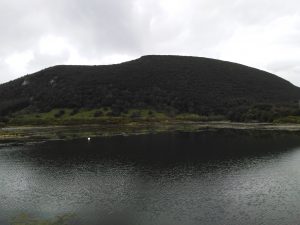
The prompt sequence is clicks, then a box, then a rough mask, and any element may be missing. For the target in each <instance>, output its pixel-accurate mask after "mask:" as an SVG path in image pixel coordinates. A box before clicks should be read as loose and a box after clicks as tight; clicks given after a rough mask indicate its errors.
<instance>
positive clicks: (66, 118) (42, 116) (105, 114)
mask: <svg viewBox="0 0 300 225" xmlns="http://www.w3.org/2000/svg"><path fill="white" fill-rule="evenodd" d="M225 119H226V118H225V117H223V116H201V115H197V114H188V113H185V114H177V115H169V114H168V113H164V112H157V111H155V110H150V109H130V110H128V111H127V112H126V113H125V112H123V113H121V114H120V115H118V116H115V115H113V114H112V109H110V108H108V107H106V108H99V109H78V110H76V112H74V109H53V110H51V111H49V112H42V113H28V112H26V111H25V112H22V111H20V112H17V113H14V114H12V115H11V116H10V117H9V118H7V122H6V125H14V126H16V125H18V126H21V125H79V124H128V123H132V122H168V121H194V122H196V121H197V122H207V121H221V120H225Z"/></svg>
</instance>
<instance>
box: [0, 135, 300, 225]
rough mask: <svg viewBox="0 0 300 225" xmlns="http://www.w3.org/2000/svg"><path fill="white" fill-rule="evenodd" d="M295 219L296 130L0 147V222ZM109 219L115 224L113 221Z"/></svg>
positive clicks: (186, 223) (298, 186)
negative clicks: (28, 218) (26, 218)
mask: <svg viewBox="0 0 300 225" xmlns="http://www.w3.org/2000/svg"><path fill="white" fill-rule="evenodd" d="M20 213H28V214H31V215H34V216H37V217H39V218H52V217H54V216H57V215H62V214H67V213H72V214H74V215H75V217H74V218H75V219H73V220H74V221H73V222H74V224H87V225H89V224H90V225H98V224H103V223H104V220H111V219H120V221H118V222H117V223H119V224H144V225H154V224H157V225H167V224H172V225H177V224H178V225H179V224H181V225H194V224H209V225H210V224H218V225H220V224H224V225H225V224H231V225H235V224H237V225H238V224H268V225H272V224H280V225H283V224H298V223H299V221H300V136H298V135H295V134H272V133H252V132H247V131H243V132H233V131H211V132H200V133H173V134H155V135H154V134H152V135H141V136H131V137H106V138H98V139H93V140H92V141H91V142H90V143H88V142H87V141H86V140H76V141H57V142H47V143H42V144H31V145H23V146H2V147H0V224H1V225H4V224H8V221H9V220H10V219H11V218H12V217H14V216H16V215H18V214H20ZM115 223H116V222H115Z"/></svg>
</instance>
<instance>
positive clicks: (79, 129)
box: [0, 121, 300, 143]
mask: <svg viewBox="0 0 300 225" xmlns="http://www.w3.org/2000/svg"><path fill="white" fill-rule="evenodd" d="M223 129H230V130H236V131H237V130H244V131H247V130H248V131H274V132H275V131H276V132H281V131H282V132H300V124H273V123H237V122H228V121H217V122H191V121H184V122H182V121H180V122H174V121H173V122H160V123H159V122H151V123H149V122H133V123H127V124H95V125H90V124H83V125H61V126H58V125H53V126H51V125H50V126H49V125H48V126H30V125H28V126H7V127H2V128H0V143H17V142H21V143H26V142H36V141H51V140H72V139H80V138H87V137H111V136H117V135H122V136H130V135H141V134H155V133H166V132H201V131H209V130H223Z"/></svg>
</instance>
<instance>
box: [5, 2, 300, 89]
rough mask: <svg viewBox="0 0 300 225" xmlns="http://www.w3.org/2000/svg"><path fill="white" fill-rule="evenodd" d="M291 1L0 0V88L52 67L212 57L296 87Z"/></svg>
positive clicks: (298, 27) (298, 25) (295, 23)
mask: <svg viewBox="0 0 300 225" xmlns="http://www.w3.org/2000/svg"><path fill="white" fill-rule="evenodd" d="M299 9H300V2H299V0H285V1H282V0H230V1H225V0H0V30H1V35H0V83H3V82H6V81H9V80H12V79H14V78H17V77H20V76H22V75H25V74H28V73H32V72H35V71H37V70H40V69H43V68H45V67H49V66H53V65H57V64H92V65H95V64H110V63H118V62H122V61H127V60H130V59H134V58H138V57H140V56H141V55H146V54H174V55H193V56H204V57H211V58H217V59H222V60H228V61H233V62H238V63H242V64H246V65H249V66H253V67H257V68H260V69H264V70H267V71H270V72H273V73H276V74H277V75H279V76H281V77H283V78H285V79H288V80H289V81H291V82H292V83H294V84H296V85H298V86H300V10H299Z"/></svg>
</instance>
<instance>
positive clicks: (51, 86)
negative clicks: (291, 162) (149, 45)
mask: <svg viewBox="0 0 300 225" xmlns="http://www.w3.org/2000/svg"><path fill="white" fill-rule="evenodd" d="M299 99H300V89H299V88H298V87H296V86H294V85H292V84H291V83H289V82H288V81H286V80H284V79H282V78H279V77H277V76H275V75H273V74H270V73H267V72H264V71H261V70H257V69H254V68H250V67H246V66H243V65H239V64H235V63H229V62H224V61H219V60H213V59H207V58H198V57H182V56H144V57H141V58H140V59H137V60H133V61H130V62H126V63H121V64H118V65H108V66H55V67H51V68H48V69H44V70H42V71H39V72H37V73H35V74H31V75H27V76H25V77H22V78H19V79H17V80H14V81H11V82H8V83H6V84H2V85H0V123H2V124H3V123H5V124H7V123H14V124H26V123H27V122H28V124H35V123H37V124H39V123H41V124H43V123H46V124H51V123H53V124H68V123H70V124H72V123H76V124H79V123H95V122H96V123H99V122H109V123H110V122H123V121H124V120H125V122H126V121H127V120H136V119H141V118H142V119H147V120H149V121H152V120H161V119H167V120H169V119H170V118H173V119H174V118H175V119H179V120H184V119H187V120H195V121H199V120H200V121H203V120H204V121H207V120H211V119H212V118H214V119H216V120H220V119H221V118H222V119H227V120H231V121H243V122H252V121H256V122H272V121H274V120H278V119H280V118H284V117H286V116H297V115H298V114H299V108H298V101H299ZM56 109H59V111H57V110H56ZM148 109H149V110H148ZM134 110H136V111H134ZM16 114H19V116H16ZM25 114H28V115H27V116H26V115H25ZM21 115H22V116H21ZM128 115H130V116H128Z"/></svg>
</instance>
